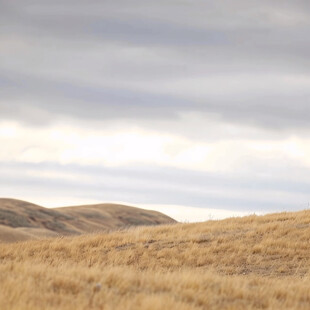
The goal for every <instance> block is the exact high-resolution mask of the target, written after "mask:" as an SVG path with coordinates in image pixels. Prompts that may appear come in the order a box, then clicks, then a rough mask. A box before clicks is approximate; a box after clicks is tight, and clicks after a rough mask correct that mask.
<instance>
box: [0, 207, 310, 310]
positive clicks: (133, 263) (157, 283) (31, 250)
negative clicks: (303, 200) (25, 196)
mask: <svg viewBox="0 0 310 310" xmlns="http://www.w3.org/2000/svg"><path fill="white" fill-rule="evenodd" d="M309 267H310V211H302V212H297V213H280V214H272V215H266V216H254V215H253V216H248V217H244V218H232V219H227V220H222V221H208V222H204V223H196V224H171V225H164V226H155V227H137V228H133V229H128V230H124V231H117V232H111V233H102V234H90V235H83V236H76V237H65V238H51V239H46V240H33V241H25V242H19V243H11V244H0V285H1V289H0V309H2V310H9V309H10V310H11V309H12V310H14V309H16V310H17V309H18V310H22V309H23V310H37V309H40V310H41V309H68V310H69V309H70V310H71V309H74V310H79V309H105V310H108V309H111V310H112V309H122V310H125V309H149V310H152V309H167V310H168V309H180V310H183V309H184V310H185V309H227V310H228V309H230V310H233V309H236V310H240V309H309V308H310V274H309Z"/></svg>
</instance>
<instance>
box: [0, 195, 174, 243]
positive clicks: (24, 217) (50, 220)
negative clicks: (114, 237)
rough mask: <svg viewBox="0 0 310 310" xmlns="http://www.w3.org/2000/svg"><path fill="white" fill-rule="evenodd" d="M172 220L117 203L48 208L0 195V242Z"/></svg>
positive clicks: (159, 214) (158, 213)
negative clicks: (0, 196)
mask: <svg viewBox="0 0 310 310" xmlns="http://www.w3.org/2000/svg"><path fill="white" fill-rule="evenodd" d="M174 222H176V221H175V220H173V219H172V218H170V217H168V216H166V215H164V214H162V213H160V212H156V211H150V210H144V209H139V208H134V207H130V206H125V205H119V204H97V205H85V206H74V207H62V208H53V209H48V208H44V207H41V206H38V205H35V204H33V203H30V202H26V201H21V200H16V199H6V198H0V242H13V241H22V240H28V239H36V238H42V237H53V236H59V235H65V236H67V235H80V234H82V233H92V232H99V231H109V230H115V229H122V228H126V227H130V226H138V225H158V224H169V223H174Z"/></svg>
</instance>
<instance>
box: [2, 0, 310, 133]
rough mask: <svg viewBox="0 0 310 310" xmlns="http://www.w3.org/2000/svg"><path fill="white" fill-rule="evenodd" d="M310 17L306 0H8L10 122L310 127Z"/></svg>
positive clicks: (5, 91) (5, 46)
mask: <svg viewBox="0 0 310 310" xmlns="http://www.w3.org/2000/svg"><path fill="white" fill-rule="evenodd" d="M309 15H310V8H309V4H308V3H307V2H306V1H298V2H294V4H293V3H291V2H290V1H283V2H281V4H278V5H275V4H273V3H270V1H251V3H249V2H246V1H234V4H233V8H232V4H231V2H229V1H224V2H221V3H214V2H211V1H207V2H206V1H195V3H194V4H193V3H190V2H187V1H184V2H182V3H180V4H178V5H176V4H175V2H172V1H165V2H162V1H156V3H153V4H150V3H149V2H144V1H134V2H131V3H130V4H129V3H128V2H126V1H116V2H112V1H105V2H104V3H98V2H96V1H90V2H85V1H76V2H74V5H73V2H71V1H65V2H61V3H60V2H57V1H56V2H53V3H50V2H47V1H46V2H42V1H40V2H28V1H14V2H12V3H5V4H4V9H3V11H2V16H1V17H3V19H2V18H1V20H2V24H3V25H4V27H1V29H2V31H0V40H1V41H2V44H1V48H0V57H1V59H2V62H1V65H0V74H1V76H0V83H1V86H2V87H1V89H2V90H1V93H2V96H1V98H2V99H1V101H0V112H1V114H0V117H1V118H2V119H7V118H11V119H18V120H19V121H23V122H28V123H29V124H34V123H40V124H41V125H42V124H45V123H50V122H54V121H55V120H58V119H59V118H63V117H67V118H75V119H78V120H87V121H89V122H92V121H95V120H102V123H103V124H104V122H105V121H106V120H118V119H127V120H134V121H136V122H137V123H140V124H142V123H143V120H144V119H145V118H146V119H150V118H155V119H156V120H157V121H159V122H160V121H161V119H165V118H166V119H167V118H168V119H178V118H179V117H180V115H181V114H184V113H189V112H191V113H197V114H198V113H199V114H208V115H210V114H213V115H215V117H220V118H222V119H223V120H224V121H225V122H230V123H231V122H233V123H243V124H244V123H246V124H249V125H250V126H252V127H260V128H266V127H268V128H269V129H270V130H277V131H278V130H284V129H287V128H290V130H293V131H295V130H298V128H305V129H306V128H308V121H307V120H308V118H309V109H308V106H309V104H308V102H309V99H310V91H309V81H310V75H309V69H310V67H309V64H308V52H309V48H310V44H309V42H308V41H307V40H305V39H304V38H305V37H306V36H307V34H308V32H309V27H310V24H309ZM25 110H28V111H30V113H27V112H26V111H25ZM154 126H156V125H154Z"/></svg>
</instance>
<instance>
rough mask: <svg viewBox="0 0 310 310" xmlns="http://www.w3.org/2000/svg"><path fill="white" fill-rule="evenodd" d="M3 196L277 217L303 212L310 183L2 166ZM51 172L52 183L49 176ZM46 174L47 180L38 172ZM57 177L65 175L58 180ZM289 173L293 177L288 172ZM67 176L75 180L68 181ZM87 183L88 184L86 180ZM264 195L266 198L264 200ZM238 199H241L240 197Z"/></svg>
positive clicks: (141, 171)
mask: <svg viewBox="0 0 310 310" xmlns="http://www.w3.org/2000/svg"><path fill="white" fill-rule="evenodd" d="M0 167H1V171H2V174H1V176H0V184H1V191H0V196H1V195H3V193H5V194H4V195H5V196H7V195H8V194H7V193H10V194H11V195H12V196H17V195H18V196H20V193H24V194H25V195H26V194H27V196H29V195H33V196H35V193H37V194H38V193H40V194H44V195H46V197H51V196H57V197H62V196H65V197H72V198H81V199H84V200H85V199H90V200H92V199H98V200H102V201H113V200H117V201H125V202H126V201H127V202H131V203H141V204H146V203H153V204H176V205H178V204H179V205H188V206H196V207H201V208H217V209H221V208H222V209H228V210H239V211H240V210H243V211H253V212H267V211H268V212H273V211H283V210H299V209H302V208H305V207H306V206H307V202H308V193H309V190H310V179H309V177H307V176H306V174H308V175H309V171H304V176H305V178H304V179H301V180H296V179H289V176H288V175H287V177H286V178H283V176H282V177H281V178H280V177H278V178H275V177H273V178H268V177H257V176H256V177H253V176H252V177H250V176H236V175H234V176H229V175H221V174H215V173H203V172H193V171H186V170H179V169H172V168H169V169H167V168H165V169H164V168H154V167H153V168H152V167H130V168H128V167H127V168H126V167H123V168H103V167H96V166H93V167H92V166H87V167H86V166H76V165H67V166H63V165H59V164H56V163H44V164H26V163H19V164H18V163H8V162H6V163H1V164H0ZM48 171H52V172H53V175H54V176H53V177H51V178H49V177H48V174H47V172H48ZM42 172H45V176H41V175H40V173H42ZM55 173H61V175H60V176H59V177H58V178H57V177H55ZM288 174H289V173H288ZM64 175H68V176H71V178H70V179H66V178H64ZM84 179H85V181H84ZM262 191H263V192H264V196H263V197H262ZM236 194H237V196H236ZM287 195H289V198H287Z"/></svg>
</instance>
